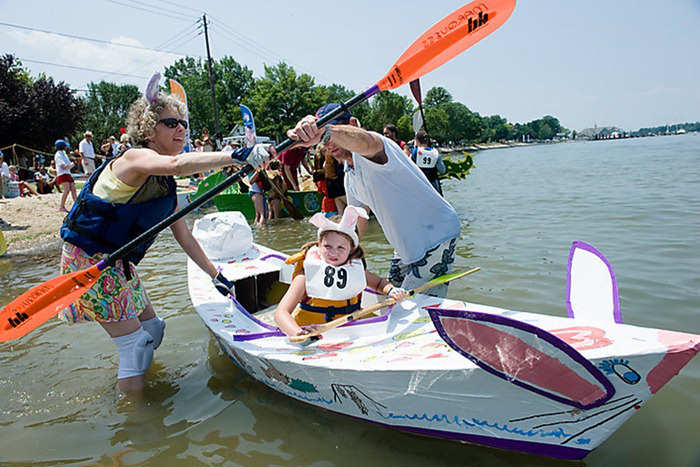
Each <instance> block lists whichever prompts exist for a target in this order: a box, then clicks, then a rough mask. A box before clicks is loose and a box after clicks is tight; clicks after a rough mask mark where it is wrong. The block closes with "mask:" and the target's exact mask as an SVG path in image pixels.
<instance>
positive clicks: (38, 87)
mask: <svg viewBox="0 0 700 467" xmlns="http://www.w3.org/2000/svg"><path fill="white" fill-rule="evenodd" d="M84 114H85V108H84V106H83V103H82V101H81V100H80V99H77V98H76V97H75V96H74V95H73V92H72V91H71V90H70V88H69V87H68V85H66V84H65V83H64V82H62V81H61V82H59V83H55V82H54V80H53V78H51V77H47V76H44V75H40V76H39V77H38V78H36V79H33V78H32V77H31V76H30V75H29V73H28V72H27V71H26V70H25V69H24V68H23V67H22V63H21V62H20V61H18V60H16V59H15V57H14V56H13V55H10V54H7V55H4V56H2V57H0V115H2V118H0V146H4V145H9V144H12V143H19V144H23V145H25V146H29V147H33V148H36V149H47V150H49V149H51V148H52V147H53V142H54V141H55V140H56V139H58V138H62V137H64V136H67V135H70V134H72V133H73V132H74V131H75V129H76V128H77V127H78V125H80V123H81V121H82V119H83V116H84Z"/></svg>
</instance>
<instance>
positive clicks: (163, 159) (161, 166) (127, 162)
mask: <svg viewBox="0 0 700 467" xmlns="http://www.w3.org/2000/svg"><path fill="white" fill-rule="evenodd" d="M230 165H234V160H233V159H232V158H231V153H230V152H189V153H183V154H178V155H177V156H162V155H160V154H158V153H157V152H155V151H153V150H152V149H148V148H138V149H129V150H128V151H126V152H125V153H124V154H123V155H122V156H121V157H119V158H117V159H116V160H115V161H114V163H113V164H112V171H113V172H114V174H115V175H116V176H117V177H118V178H119V179H120V180H122V181H123V182H124V183H127V184H129V185H132V184H131V183H129V181H128V180H127V178H129V179H132V177H133V178H136V179H145V178H147V177H148V176H149V175H174V176H177V175H192V174H195V173H199V172H204V171H206V170H209V169H218V168H223V167H228V166H230ZM130 175H131V176H130ZM123 176H125V177H123ZM137 185H138V184H134V185H132V186H137Z"/></svg>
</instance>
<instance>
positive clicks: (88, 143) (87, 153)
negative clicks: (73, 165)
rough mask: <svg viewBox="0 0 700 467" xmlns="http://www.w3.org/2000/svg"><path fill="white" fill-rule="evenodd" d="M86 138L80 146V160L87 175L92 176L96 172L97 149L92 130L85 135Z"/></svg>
mask: <svg viewBox="0 0 700 467" xmlns="http://www.w3.org/2000/svg"><path fill="white" fill-rule="evenodd" d="M83 136H84V138H83V139H82V141H80V144H79V145H78V151H79V152H80V159H81V161H82V165H83V171H84V172H85V175H90V174H91V173H93V172H94V171H95V148H94V147H93V145H92V132H91V131H90V130H88V131H86V132H85V133H84V134H83Z"/></svg>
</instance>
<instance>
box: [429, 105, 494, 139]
mask: <svg viewBox="0 0 700 467" xmlns="http://www.w3.org/2000/svg"><path fill="white" fill-rule="evenodd" d="M439 108H440V109H442V110H444V111H445V112H446V113H447V117H448V125H447V130H446V134H445V138H446V142H452V143H461V142H465V141H469V142H472V141H479V140H480V138H481V134H482V123H481V117H480V116H479V114H478V113H475V112H472V111H471V110H469V108H468V107H467V106H466V105H464V104H462V103H461V102H443V103H442V104H440V105H439ZM429 128H430V127H429Z"/></svg>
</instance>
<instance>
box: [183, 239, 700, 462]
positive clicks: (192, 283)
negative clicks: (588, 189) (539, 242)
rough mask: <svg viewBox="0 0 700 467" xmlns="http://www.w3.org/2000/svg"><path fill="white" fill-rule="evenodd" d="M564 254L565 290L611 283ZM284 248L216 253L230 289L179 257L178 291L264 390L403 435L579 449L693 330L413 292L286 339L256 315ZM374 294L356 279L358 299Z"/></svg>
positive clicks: (661, 372)
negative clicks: (302, 340)
mask: <svg viewBox="0 0 700 467" xmlns="http://www.w3.org/2000/svg"><path fill="white" fill-rule="evenodd" d="M195 234H196V228H195ZM589 247H590V246H589V245H586V244H584V243H582V242H576V243H575V244H574V247H573V248H574V249H583V250H584V252H590V251H592V250H591V248H592V247H590V248H589ZM576 256H577V253H576V252H575V251H573V250H572V254H571V257H572V258H574V263H573V271H574V274H570V276H571V277H570V280H573V281H575V282H576V283H574V284H573V290H576V287H579V285H578V284H577V282H579V281H587V280H590V281H592V282H593V283H599V282H601V281H602V282H603V283H605V282H606V280H607V281H610V280H612V281H613V282H614V276H612V275H611V274H609V272H608V269H607V267H606V268H600V267H593V268H588V270H589V271H598V272H597V273H600V272H601V271H602V272H605V274H607V275H608V278H607V279H604V278H600V277H586V276H585V275H582V274H579V273H580V271H581V269H580V268H579V266H580V265H577V264H576V261H577V259H576ZM599 257H602V255H600V256H599ZM284 258H285V255H283V254H281V253H279V252H277V251H275V250H272V249H270V248H267V247H265V246H262V245H256V244H252V243H251V244H250V246H249V247H248V248H246V249H245V251H242V252H241V250H240V249H239V250H238V252H237V254H236V255H235V257H231V258H226V259H224V260H220V261H217V262H216V265H217V266H218V267H221V268H222V270H223V272H224V274H225V275H226V276H227V277H229V278H230V279H232V280H234V281H235V283H236V298H235V299H232V298H225V297H223V296H221V295H220V294H219V293H218V292H217V291H216V290H215V289H214V287H213V286H212V285H211V281H210V279H209V278H208V277H207V276H206V275H205V274H204V273H203V272H202V271H201V270H199V268H198V267H197V266H196V265H195V264H194V263H192V261H191V260H190V262H189V263H188V281H189V292H190V297H191V300H192V303H193V305H194V308H195V310H196V311H197V313H198V314H199V316H200V317H201V319H202V320H203V321H204V323H205V325H206V326H207V327H208V328H209V330H210V331H211V332H212V334H213V335H214V337H215V338H216V340H217V342H218V344H219V345H220V346H221V348H222V349H223V351H224V352H225V353H226V354H227V355H228V356H229V357H230V359H231V360H232V361H233V362H234V363H235V364H236V365H237V366H239V367H240V368H242V369H243V370H244V371H246V372H247V373H248V374H250V375H251V376H252V377H253V378H255V379H256V380H258V381H260V382H262V383H263V384H265V385H267V386H269V387H270V388H272V389H274V390H276V391H278V392H281V393H283V394H286V395H288V396H290V397H293V398H295V399H298V400H300V401H303V402H306V403H308V404H311V405H314V406H317V407H322V408H324V409H328V410H331V411H334V412H337V413H340V414H343V415H348V416H351V417H355V418H358V419H361V420H365V421H369V422H372V423H376V424H380V425H383V426H386V427H389V428H394V429H399V430H403V431H407V432H412V433H416V434H421V435H427V436H433V437H438V438H444V439H452V440H460V441H466V442H471V443H477V444H482V445H487V446H492V447H496V448H503V449H509V450H515V451H520V452H525V453H532V454H538V455H545V456H551V457H558V458H565V459H581V458H583V457H584V456H586V455H587V454H588V453H589V452H590V451H591V450H593V449H594V448H596V447H597V446H599V445H600V444H601V443H602V442H603V441H605V440H606V439H607V438H608V437H609V436H610V435H611V434H612V433H613V432H614V431H615V430H616V429H618V428H619V427H620V426H621V425H622V424H623V423H624V422H625V421H626V420H627V419H628V418H629V417H631V416H632V415H633V414H634V413H635V412H636V411H637V410H639V409H640V408H641V407H642V406H643V405H644V404H645V403H646V401H647V400H649V398H650V397H651V396H652V395H653V394H655V393H656V392H657V391H658V390H659V389H660V388H661V387H663V386H664V385H665V384H666V383H667V382H668V381H669V380H670V379H671V378H672V377H673V376H675V375H676V374H677V373H678V372H679V371H680V370H681V368H683V366H685V365H686V364H687V363H688V362H689V361H690V360H691V359H692V358H693V357H694V356H695V354H696V353H697V352H698V351H699V350H700V336H698V335H692V334H685V333H680V332H673V331H665V330H659V329H650V328H642V327H637V326H631V325H627V324H623V323H619V322H616V320H615V319H614V317H615V315H614V314H613V316H612V317H611V318H609V319H607V320H602V319H601V318H600V316H597V315H594V316H593V317H591V318H589V317H588V316H586V311H585V310H586V308H585V307H583V306H581V307H579V308H578V309H577V310H576V312H575V315H576V316H575V317H556V316H549V315H541V314H535V313H527V312H521V311H514V310H507V309H503V308H495V307H491V306H485V305H480V304H475V303H469V302H465V301H459V300H452V299H440V298H435V297H430V296H425V295H417V296H415V297H414V298H412V299H408V300H405V301H404V302H402V303H400V304H398V305H395V306H394V307H392V308H390V309H388V310H386V311H385V312H384V313H383V314H382V315H380V316H375V317H372V318H368V319H365V320H361V321H357V322H351V323H348V324H347V325H344V326H342V327H340V328H338V329H335V330H333V331H331V332H328V333H327V334H326V335H324V338H323V339H322V340H321V341H319V342H318V343H316V344H313V345H311V346H308V347H300V346H299V345H296V344H291V343H290V342H289V341H288V339H287V338H286V337H285V336H284V335H283V334H282V333H281V332H280V331H279V330H278V329H277V328H276V327H275V326H273V325H272V324H269V323H268V322H265V321H264V320H261V319H259V318H260V317H261V316H264V313H265V311H266V310H269V309H273V308H274V304H275V303H276V302H277V301H278V300H279V298H280V297H281V295H282V294H283V293H284V290H285V289H286V285H285V284H284V283H285V281H286V282H288V281H289V279H290V276H291V271H290V270H289V269H288V267H287V266H285V265H284V264H283V260H284ZM588 259H590V258H588ZM606 263H607V262H606ZM571 270H572V266H571V265H570V271H571ZM577 271H578V272H577ZM610 271H611V269H610ZM597 273H595V272H594V274H597ZM581 287H584V288H586V287H587V288H588V289H589V290H591V287H590V286H586V285H582V286H581ZM611 287H613V286H611ZM616 287H617V286H616V285H614V288H615V290H616ZM570 290H572V284H570ZM602 290H604V293H605V294H606V296H608V297H610V300H612V298H613V297H614V296H615V294H612V293H609V294H608V292H611V290H612V289H611V288H609V287H604V288H603V289H602ZM381 298H383V297H378V296H377V295H376V294H374V293H371V292H369V291H365V293H364V295H363V306H367V305H370V304H373V303H376V302H378V301H379V299H381ZM574 302H576V300H574ZM608 310H615V306H614V303H612V304H609V306H608ZM617 315H618V316H619V313H617Z"/></svg>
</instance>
